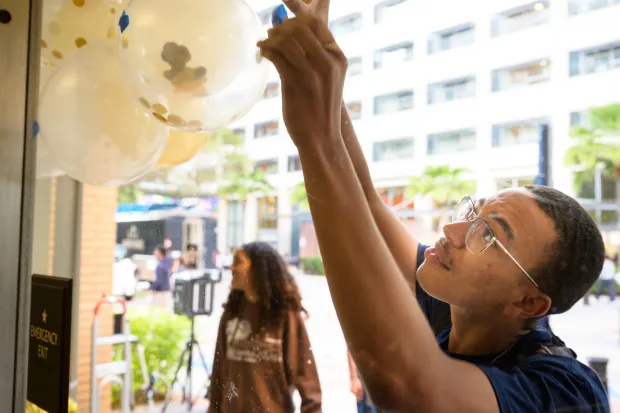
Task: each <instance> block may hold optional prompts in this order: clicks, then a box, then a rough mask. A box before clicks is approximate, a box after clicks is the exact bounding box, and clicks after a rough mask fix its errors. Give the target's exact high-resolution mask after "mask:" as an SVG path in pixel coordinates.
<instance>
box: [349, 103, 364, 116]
mask: <svg viewBox="0 0 620 413" xmlns="http://www.w3.org/2000/svg"><path fill="white" fill-rule="evenodd" d="M347 111H348V112H349V117H351V119H353V120H355V119H359V118H361V117H362V102H360V101H359V100H354V101H353V102H349V103H347Z"/></svg>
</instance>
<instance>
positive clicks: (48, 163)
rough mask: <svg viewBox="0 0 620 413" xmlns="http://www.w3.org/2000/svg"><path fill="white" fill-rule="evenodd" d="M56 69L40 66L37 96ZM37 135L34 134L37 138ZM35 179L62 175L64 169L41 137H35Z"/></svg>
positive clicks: (40, 94)
mask: <svg viewBox="0 0 620 413" xmlns="http://www.w3.org/2000/svg"><path fill="white" fill-rule="evenodd" d="M57 70H58V69H56V68H51V67H42V68H41V70H40V71H39V96H42V93H43V90H44V89H45V86H46V85H47V83H48V82H49V80H50V78H51V77H52V75H54V73H56V71H57ZM39 136H40V132H39V135H38V136H36V137H37V138H39ZM36 171H37V172H36V176H37V179H39V178H52V177H55V176H62V175H64V174H65V171H63V170H62V168H60V167H59V166H58V165H57V164H56V162H55V161H54V158H53V156H52V154H50V152H49V151H48V150H47V147H46V146H45V143H44V142H41V139H37V169H36Z"/></svg>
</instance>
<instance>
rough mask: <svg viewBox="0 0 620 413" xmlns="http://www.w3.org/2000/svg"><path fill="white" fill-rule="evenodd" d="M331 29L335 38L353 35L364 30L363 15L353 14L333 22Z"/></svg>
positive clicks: (330, 25)
mask: <svg viewBox="0 0 620 413" xmlns="http://www.w3.org/2000/svg"><path fill="white" fill-rule="evenodd" d="M329 28H330V30H331V32H332V34H333V35H334V37H338V36H342V35H345V34H347V33H352V32H355V31H357V30H360V29H361V28H362V13H353V14H349V15H348V16H344V17H341V18H339V19H337V20H334V21H332V22H331V23H330V24H329Z"/></svg>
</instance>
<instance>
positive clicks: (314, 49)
mask: <svg viewBox="0 0 620 413" xmlns="http://www.w3.org/2000/svg"><path fill="white" fill-rule="evenodd" d="M291 36H292V37H293V38H294V39H295V42H296V43H298V44H299V46H300V48H301V49H302V50H304V51H305V52H306V58H307V60H308V61H310V62H311V63H313V64H314V65H315V66H316V67H317V69H319V70H320V69H321V67H325V65H326V62H327V61H328V59H329V54H328V52H327V50H326V48H325V46H324V45H323V44H322V43H321V41H320V40H319V38H318V37H317V36H316V34H315V33H314V32H313V31H312V30H311V29H310V27H308V25H307V24H297V25H295V27H293V30H292V33H291Z"/></svg>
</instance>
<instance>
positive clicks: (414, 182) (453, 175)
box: [407, 165, 476, 231]
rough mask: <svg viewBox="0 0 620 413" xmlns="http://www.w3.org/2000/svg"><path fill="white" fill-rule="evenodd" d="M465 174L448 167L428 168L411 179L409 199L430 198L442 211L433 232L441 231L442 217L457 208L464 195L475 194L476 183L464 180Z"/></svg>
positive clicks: (437, 217) (461, 170) (457, 169)
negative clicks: (447, 210)
mask: <svg viewBox="0 0 620 413" xmlns="http://www.w3.org/2000/svg"><path fill="white" fill-rule="evenodd" d="M465 172H466V170H465V169H463V168H451V167H450V166H448V165H440V166H428V167H426V169H425V170H424V171H423V172H422V174H421V175H420V176H417V177H414V178H412V179H411V182H410V183H409V186H408V187H407V197H409V198H412V197H414V196H415V195H423V196H430V197H431V198H432V200H433V206H434V208H435V209H439V210H441V211H442V213H440V215H438V216H434V217H433V231H438V230H439V227H440V223H441V221H442V215H443V213H445V212H446V209H447V208H450V207H453V206H455V205H456V204H457V203H458V202H459V201H460V200H461V199H462V198H463V196H464V195H467V194H473V193H474V191H475V189H476V183H475V182H474V181H467V180H464V179H463V178H462V175H463V173H465Z"/></svg>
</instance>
